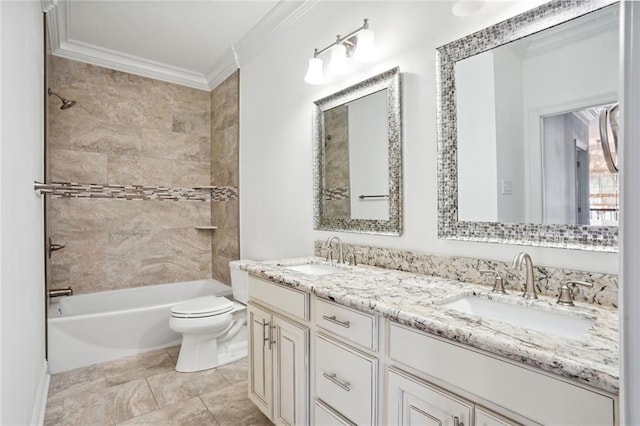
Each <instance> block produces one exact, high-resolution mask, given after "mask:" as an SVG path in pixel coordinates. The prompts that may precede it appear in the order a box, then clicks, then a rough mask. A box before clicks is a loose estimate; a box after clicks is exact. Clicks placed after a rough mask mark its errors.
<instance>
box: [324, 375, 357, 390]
mask: <svg viewBox="0 0 640 426" xmlns="http://www.w3.org/2000/svg"><path fill="white" fill-rule="evenodd" d="M322 376H323V377H324V378H326V379H327V380H329V381H331V382H333V383H335V384H336V385H338V386H340V387H341V388H342V389H344V390H346V391H347V392H349V391H350V390H351V383H349V382H343V381H341V380H338V378H337V377H336V373H326V372H325V373H322Z"/></svg>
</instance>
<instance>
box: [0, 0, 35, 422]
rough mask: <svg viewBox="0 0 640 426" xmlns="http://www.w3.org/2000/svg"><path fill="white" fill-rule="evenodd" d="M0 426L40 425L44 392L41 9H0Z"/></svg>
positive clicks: (16, 5)
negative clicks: (38, 184)
mask: <svg viewBox="0 0 640 426" xmlns="http://www.w3.org/2000/svg"><path fill="white" fill-rule="evenodd" d="M0 15H1V30H0V31H1V48H0V57H1V59H0V61H1V67H0V70H1V71H0V93H2V102H1V105H2V106H1V114H0V129H1V132H0V138H1V140H0V195H1V197H0V333H1V334H0V337H1V340H0V404H1V405H0V423H1V424H3V425H25V424H32V423H33V422H37V421H41V419H40V418H38V416H39V413H40V411H39V409H40V408H41V407H40V406H39V398H42V396H43V395H42V393H41V392H42V390H43V388H44V387H45V386H46V381H45V382H43V380H45V378H46V374H44V373H46V364H45V342H44V330H45V329H44V326H45V325H44V321H45V320H44V263H43V262H44V261H43V245H44V244H43V241H44V234H43V224H44V217H43V208H42V199H41V197H39V196H37V195H36V194H35V192H34V191H33V181H34V180H41V179H42V175H43V171H42V167H43V130H42V129H43V104H44V96H43V93H44V91H43V46H42V44H43V42H42V38H43V32H42V11H41V9H40V2H4V1H3V2H0Z"/></svg>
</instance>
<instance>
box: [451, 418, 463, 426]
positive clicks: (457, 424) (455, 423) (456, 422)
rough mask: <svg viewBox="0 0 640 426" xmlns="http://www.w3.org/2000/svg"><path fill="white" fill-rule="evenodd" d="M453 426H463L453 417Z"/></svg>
mask: <svg viewBox="0 0 640 426" xmlns="http://www.w3.org/2000/svg"><path fill="white" fill-rule="evenodd" d="M453 426H464V423H461V422H460V419H459V418H458V416H453Z"/></svg>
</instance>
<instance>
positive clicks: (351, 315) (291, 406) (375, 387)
mask: <svg viewBox="0 0 640 426" xmlns="http://www.w3.org/2000/svg"><path fill="white" fill-rule="evenodd" d="M246 270H247V271H249V273H250V278H249V308H248V312H249V332H250V337H249V341H250V350H249V383H250V384H249V397H250V398H251V400H252V401H253V402H255V403H256V405H257V406H258V407H259V408H260V409H261V410H262V411H263V412H264V413H265V414H266V415H267V416H268V417H269V418H270V419H271V420H272V421H273V422H274V423H275V424H287V425H294V424H295V425H303V424H317V425H327V424H332V425H333V424H343V425H351V424H358V425H366V424H379V425H394V424H406V425H410V424H416V425H417V424H432V423H433V424H446V425H456V426H458V425H465V426H469V425H474V424H475V425H517V424H529V425H536V424H549V425H551V424H562V425H572V424H573V425H599V426H600V425H617V424H618V416H617V411H618V407H617V404H618V402H617V401H618V399H617V393H618V375H619V373H618V368H619V367H618V364H619V361H618V344H617V312H616V311H615V310H613V309H607V308H595V307H587V305H584V304H578V306H575V307H560V306H557V305H555V300H552V299H550V298H548V297H545V296H543V297H541V299H539V300H536V301H525V300H524V299H522V297H520V293H519V292H515V291H512V292H510V294H508V295H496V294H493V293H491V292H490V290H491V289H490V287H486V286H481V285H474V284H468V283H462V282H458V281H454V280H449V279H443V278H439V277H433V276H426V275H418V274H412V273H407V272H401V271H392V270H387V269H381V268H374V267H369V266H346V265H342V264H340V265H335V264H328V263H327V262H324V261H322V260H320V258H305V259H295V260H289V261H273V262H264V263H259V264H253V265H247V266H246ZM463 298H478V299H483V300H492V301H494V302H496V303H504V304H509V305H512V306H519V308H516V309H520V308H522V309H523V310H522V311H521V312H524V313H525V314H524V315H520V316H521V317H526V316H527V314H526V313H527V312H529V310H534V311H541V312H546V313H549V314H554V315H561V316H562V318H564V317H567V318H581V321H582V320H585V321H591V322H589V323H588V325H589V327H588V328H587V329H584V330H582V331H580V330H578V331H571V330H568V331H567V330H564V331H562V330H559V331H558V333H555V332H554V330H553V329H551V330H550V331H549V330H543V331H535V330H532V329H530V328H524V327H522V326H518V325H514V324H511V323H510V322H509V321H497V320H495V319H488V318H486V317H482V316H477V315H474V314H470V313H467V312H462V311H460V310H456V309H455V308H453V307H452V306H451V305H450V302H451V301H453V300H458V299H463ZM559 327H561V326H559ZM566 333H575V335H571V334H569V335H565V334H566ZM439 422H440V423H439Z"/></svg>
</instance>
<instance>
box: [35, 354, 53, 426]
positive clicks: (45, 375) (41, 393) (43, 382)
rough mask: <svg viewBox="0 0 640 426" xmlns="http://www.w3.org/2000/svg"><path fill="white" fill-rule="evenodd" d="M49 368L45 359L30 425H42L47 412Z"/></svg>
mask: <svg viewBox="0 0 640 426" xmlns="http://www.w3.org/2000/svg"><path fill="white" fill-rule="evenodd" d="M48 370H49V366H48V364H47V360H46V359H45V360H44V362H43V364H42V370H41V371H40V381H39V383H38V393H37V394H36V399H35V401H34V404H33V414H32V415H31V424H32V425H42V424H43V423H44V414H45V412H46V411H47V397H48V396H49V381H50V380H51V376H50V375H49V371H48Z"/></svg>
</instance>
